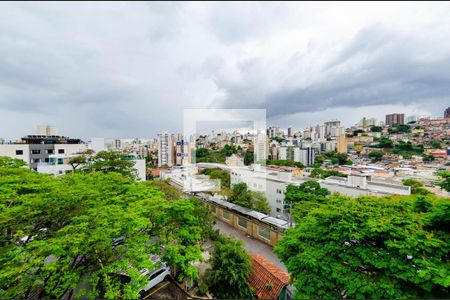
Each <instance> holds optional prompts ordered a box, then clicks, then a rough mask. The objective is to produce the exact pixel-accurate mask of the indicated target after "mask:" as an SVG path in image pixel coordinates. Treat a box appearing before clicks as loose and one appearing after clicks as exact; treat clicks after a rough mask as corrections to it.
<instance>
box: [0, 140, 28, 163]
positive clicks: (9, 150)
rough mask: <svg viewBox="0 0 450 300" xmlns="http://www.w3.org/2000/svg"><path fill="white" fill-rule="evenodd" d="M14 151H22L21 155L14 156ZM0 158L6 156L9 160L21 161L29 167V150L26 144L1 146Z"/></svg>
mask: <svg viewBox="0 0 450 300" xmlns="http://www.w3.org/2000/svg"><path fill="white" fill-rule="evenodd" d="M16 150H22V151H23V154H22V155H16ZM0 156H8V157H11V158H16V159H21V160H23V161H24V162H25V163H26V164H27V165H28V166H29V165H30V148H29V146H28V145H27V144H1V145H0Z"/></svg>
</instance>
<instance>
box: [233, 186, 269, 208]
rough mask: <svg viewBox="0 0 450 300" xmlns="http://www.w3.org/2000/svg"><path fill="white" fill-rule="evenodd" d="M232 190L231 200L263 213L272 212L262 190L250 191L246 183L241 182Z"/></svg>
mask: <svg viewBox="0 0 450 300" xmlns="http://www.w3.org/2000/svg"><path fill="white" fill-rule="evenodd" d="M231 192H232V193H231V197H230V198H229V201H230V202H232V203H234V204H237V205H240V206H242V207H247V208H250V209H253V210H256V211H259V212H261V213H263V214H268V213H270V205H269V202H268V201H267V198H266V196H264V194H263V193H260V192H254V191H249V190H248V189H247V184H246V183H244V182H240V183H237V184H235V185H234V186H233V187H232V189H231Z"/></svg>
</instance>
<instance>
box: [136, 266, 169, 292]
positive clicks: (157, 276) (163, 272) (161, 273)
mask: <svg viewBox="0 0 450 300" xmlns="http://www.w3.org/2000/svg"><path fill="white" fill-rule="evenodd" d="M141 274H142V275H144V276H148V277H149V282H147V284H146V285H145V287H144V289H142V291H141V292H140V293H144V292H147V291H149V290H151V289H152V288H154V287H155V286H157V285H158V284H159V283H161V282H163V281H164V280H165V279H166V277H168V276H169V277H170V268H169V267H168V266H167V265H166V264H165V263H163V264H162V266H161V268H159V269H156V270H153V271H151V272H148V271H147V270H144V271H143V272H142V273H141Z"/></svg>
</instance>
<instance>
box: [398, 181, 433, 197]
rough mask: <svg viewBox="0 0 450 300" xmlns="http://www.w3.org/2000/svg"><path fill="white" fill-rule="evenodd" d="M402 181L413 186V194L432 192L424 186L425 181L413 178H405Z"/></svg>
mask: <svg viewBox="0 0 450 300" xmlns="http://www.w3.org/2000/svg"><path fill="white" fill-rule="evenodd" d="M402 183H403V185H406V186H410V187H411V194H417V195H429V194H432V193H431V192H430V191H428V190H427V189H426V188H424V187H423V183H422V182H420V181H419V180H417V179H412V178H409V179H403V180H402Z"/></svg>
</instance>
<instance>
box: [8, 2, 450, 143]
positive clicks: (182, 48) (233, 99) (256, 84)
mask: <svg viewBox="0 0 450 300" xmlns="http://www.w3.org/2000/svg"><path fill="white" fill-rule="evenodd" d="M449 100H450V4H449V3H445V2H442V3H430V2H425V3H421V4H419V3H405V2H403V3H387V2H385V3H361V4H358V3H332V4H328V3H318V4H316V3H254V2H252V3H200V2H194V3H145V2H138V3H120V2H113V3H107V2H101V3H81V2H79V3H5V2H3V3H0V137H4V138H15V137H20V136H22V135H25V134H32V133H34V132H35V130H36V129H35V128H36V125H37V124H46V123H50V124H52V125H55V126H57V127H58V128H59V129H60V134H63V135H68V136H71V137H82V138H86V137H93V136H100V137H108V138H112V137H154V136H155V135H156V134H157V133H158V132H161V131H172V132H176V131H178V132H182V125H183V109H184V108H258V109H261V108H263V109H267V117H268V118H269V119H268V125H270V124H277V125H280V126H282V127H284V126H288V125H293V126H294V127H296V128H302V127H303V126H307V125H312V124H316V123H322V122H324V121H327V120H329V119H340V120H341V121H343V123H344V124H345V125H347V126H350V125H353V124H354V123H356V122H357V121H358V120H359V119H361V118H362V117H363V116H366V117H375V118H377V119H379V120H382V119H384V115H385V114H386V113H392V112H404V113H406V114H419V115H432V116H442V115H443V111H444V109H445V108H446V107H448V106H450V101H449Z"/></svg>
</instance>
